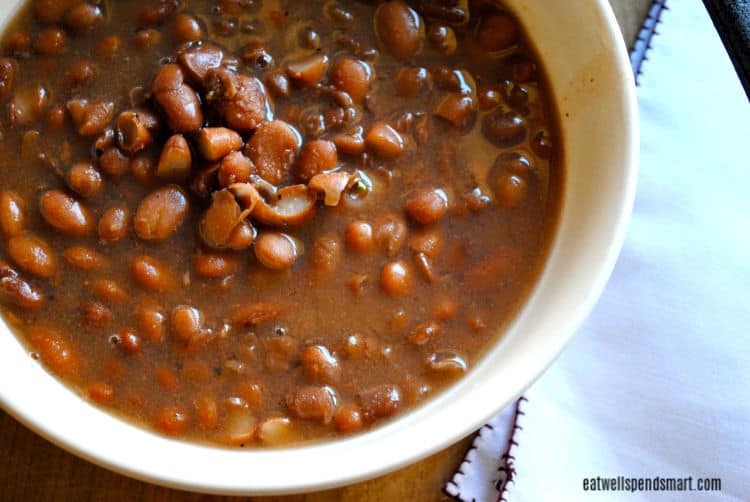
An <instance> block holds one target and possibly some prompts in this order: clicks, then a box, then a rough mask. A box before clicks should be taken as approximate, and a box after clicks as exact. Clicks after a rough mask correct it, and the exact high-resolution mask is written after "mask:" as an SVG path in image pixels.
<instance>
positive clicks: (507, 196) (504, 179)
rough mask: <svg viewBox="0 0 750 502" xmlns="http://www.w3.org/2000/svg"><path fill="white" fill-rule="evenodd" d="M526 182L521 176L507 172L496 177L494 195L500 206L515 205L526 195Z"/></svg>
mask: <svg viewBox="0 0 750 502" xmlns="http://www.w3.org/2000/svg"><path fill="white" fill-rule="evenodd" d="M526 191H527V187H526V182H525V181H524V180H523V178H522V177H521V176H518V175H515V174H507V175H503V176H500V177H499V178H498V179H497V188H496V190H495V195H496V197H497V202H498V204H500V206H501V207H508V208H509V207H515V206H517V205H518V204H519V203H520V202H521V201H522V200H523V198H524V196H525V195H526Z"/></svg>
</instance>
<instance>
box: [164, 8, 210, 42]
mask: <svg viewBox="0 0 750 502" xmlns="http://www.w3.org/2000/svg"><path fill="white" fill-rule="evenodd" d="M201 38H203V28H202V27H201V24H200V22H199V21H198V20H197V19H196V18H194V17H193V16H191V15H190V14H184V13H181V14H177V16H176V17H175V19H174V26H173V27H172V39H173V40H174V41H175V42H177V43H178V44H181V43H185V42H197V41H198V40H200V39H201Z"/></svg>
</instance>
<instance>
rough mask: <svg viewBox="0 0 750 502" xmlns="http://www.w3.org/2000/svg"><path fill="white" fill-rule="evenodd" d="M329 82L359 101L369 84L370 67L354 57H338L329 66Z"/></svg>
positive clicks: (364, 94)
mask: <svg viewBox="0 0 750 502" xmlns="http://www.w3.org/2000/svg"><path fill="white" fill-rule="evenodd" d="M331 83H332V84H333V85H334V86H335V87H336V88H338V89H339V90H341V91H344V92H345V93H347V94H348V95H349V96H351V98H352V101H354V102H355V103H361V102H362V101H363V100H364V99H365V96H366V95H367V91H368V90H369V86H370V68H369V67H368V66H366V65H365V63H363V62H362V61H359V60H356V59H340V60H338V61H337V62H336V64H334V65H333V68H331Z"/></svg>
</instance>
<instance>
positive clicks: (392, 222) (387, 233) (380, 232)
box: [372, 213, 408, 256]
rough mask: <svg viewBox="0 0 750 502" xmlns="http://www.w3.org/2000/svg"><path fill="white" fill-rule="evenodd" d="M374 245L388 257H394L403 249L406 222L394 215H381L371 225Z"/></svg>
mask: <svg viewBox="0 0 750 502" xmlns="http://www.w3.org/2000/svg"><path fill="white" fill-rule="evenodd" d="M372 227H373V232H374V236H375V243H376V244H377V245H378V246H380V247H381V248H382V249H383V250H384V251H385V253H386V254H387V255H388V256H395V255H396V254H397V253H398V252H399V251H400V250H401V248H402V247H403V245H404V242H406V237H407V233H408V230H407V227H406V222H405V221H404V219H403V217H401V216H400V215H398V214H395V213H381V214H379V215H378V216H377V217H376V218H375V220H374V221H373V224H372Z"/></svg>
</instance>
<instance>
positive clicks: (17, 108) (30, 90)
mask: <svg viewBox="0 0 750 502" xmlns="http://www.w3.org/2000/svg"><path fill="white" fill-rule="evenodd" d="M48 102H49V93H48V92H47V89H45V88H44V87H42V86H40V85H36V86H28V87H22V88H20V89H17V90H16V92H15V94H14V95H13V99H12V100H11V102H10V103H9V104H8V115H9V118H10V121H11V123H12V124H20V125H22V126H26V127H30V126H31V125H33V123H34V122H36V121H37V120H38V119H39V118H40V117H41V116H42V113H43V112H44V108H45V107H46V106H47V103H48Z"/></svg>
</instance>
